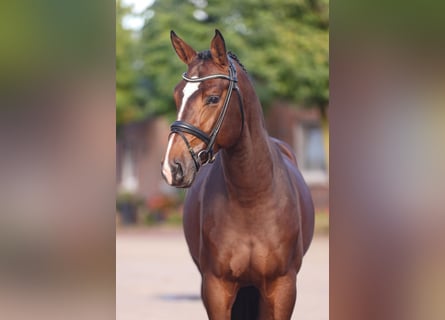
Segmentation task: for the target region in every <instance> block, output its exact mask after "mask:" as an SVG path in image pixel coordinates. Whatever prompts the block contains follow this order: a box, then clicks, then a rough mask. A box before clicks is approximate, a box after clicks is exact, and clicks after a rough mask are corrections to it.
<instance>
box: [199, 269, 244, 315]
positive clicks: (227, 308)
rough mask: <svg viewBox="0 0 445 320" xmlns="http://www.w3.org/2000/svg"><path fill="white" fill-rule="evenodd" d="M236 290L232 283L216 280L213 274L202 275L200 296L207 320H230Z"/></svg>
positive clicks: (236, 287)
mask: <svg viewBox="0 0 445 320" xmlns="http://www.w3.org/2000/svg"><path fill="white" fill-rule="evenodd" d="M238 289H239V288H238V286H237V285H236V284H235V283H234V282H229V281H225V280H223V279H220V278H217V277H215V276H214V275H213V274H204V275H203V277H202V287H201V294H202V300H203V302H204V306H205V308H206V311H207V315H208V317H209V320H230V314H231V309H232V305H233V302H234V300H235V297H236V293H237V291H238Z"/></svg>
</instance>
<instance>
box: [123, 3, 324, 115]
mask: <svg viewBox="0 0 445 320" xmlns="http://www.w3.org/2000/svg"><path fill="white" fill-rule="evenodd" d="M328 6H329V4H328V0H312V1H305V0H274V1H260V0H245V1H235V0H226V1H206V0H189V1H183V0H162V1H160V0H158V1H156V2H155V3H154V4H153V5H152V6H151V7H150V8H148V9H147V11H146V13H145V15H146V17H147V18H146V22H145V26H144V28H143V29H142V31H141V34H140V39H139V42H138V48H140V50H141V57H142V61H143V66H142V68H141V69H140V73H139V74H138V78H139V79H143V81H141V80H139V84H138V83H137V82H134V81H135V79H134V78H132V80H131V81H133V82H132V84H133V85H134V86H132V87H131V86H130V82H131V81H130V82H127V84H128V85H129V86H128V88H130V87H131V88H132V89H131V90H129V91H127V93H129V94H130V96H132V98H130V100H131V99H133V100H137V99H135V96H137V94H136V92H137V91H138V90H141V88H142V89H143V92H145V96H144V95H139V97H140V99H139V101H138V102H139V108H138V109H137V110H139V111H140V113H139V114H137V113H135V114H134V116H135V117H136V118H137V117H139V116H147V115H152V114H167V115H169V114H173V113H174V111H175V108H174V103H173V97H172V92H173V88H174V87H175V85H176V84H177V83H178V82H179V80H180V79H181V74H182V72H184V71H185V70H186V66H185V65H184V64H183V63H182V62H181V61H180V60H179V59H178V58H177V56H176V54H175V53H174V51H173V48H172V46H171V44H170V30H174V31H175V32H176V33H177V34H178V35H179V36H180V37H181V38H183V39H184V40H185V41H186V42H187V43H189V44H190V45H191V46H192V47H193V48H195V49H196V50H197V51H201V50H205V49H208V48H209V44H210V40H211V38H212V37H213V34H214V29H219V30H220V31H221V32H222V34H223V35H224V37H225V39H226V45H227V48H228V50H231V51H232V52H234V53H235V54H236V55H237V56H238V57H239V59H240V61H241V62H242V63H243V64H244V65H245V67H246V68H247V70H248V72H249V74H250V75H251V77H252V79H253V81H254V85H255V87H256V89H257V93H258V94H259V96H260V99H261V100H262V102H263V105H264V106H265V107H267V105H268V104H270V103H271V102H272V101H274V100H277V99H280V100H287V101H290V102H294V103H295V104H298V105H305V106H319V107H324V106H325V105H326V104H327V102H328V96H329V92H328V87H329V85H328V76H329V69H328V59H329V55H328V28H329V8H328ZM118 41H119V39H118ZM118 45H119V44H118ZM118 69H119V68H118ZM121 75H122V77H123V79H125V77H124V75H125V72H122V73H121V72H120V70H118V75H117V76H118V78H119V77H120V76H121ZM123 79H118V84H119V80H121V81H123ZM141 83H142V84H143V87H141ZM121 94H122V93H121ZM119 99H123V98H122V97H119ZM144 99H146V100H144ZM122 105H123V104H121V106H122ZM129 105H131V104H130V103H129V104H128V106H129ZM118 108H119V107H118ZM125 108H126V107H125ZM125 108H124V109H125ZM125 110H126V109H125Z"/></svg>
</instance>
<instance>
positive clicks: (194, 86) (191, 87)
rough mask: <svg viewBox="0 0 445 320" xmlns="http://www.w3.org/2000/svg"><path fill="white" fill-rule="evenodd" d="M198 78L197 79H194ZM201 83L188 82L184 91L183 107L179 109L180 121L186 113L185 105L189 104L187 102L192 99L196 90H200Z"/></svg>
mask: <svg viewBox="0 0 445 320" xmlns="http://www.w3.org/2000/svg"><path fill="white" fill-rule="evenodd" d="M192 78H196V77H192ZM199 84H200V82H187V84H186V85H185V87H184V89H182V103H181V107H179V113H178V119H177V120H181V118H182V115H183V113H184V109H185V105H186V104H187V101H188V100H189V99H190V97H191V96H192V94H193V93H195V91H196V90H198V87H199Z"/></svg>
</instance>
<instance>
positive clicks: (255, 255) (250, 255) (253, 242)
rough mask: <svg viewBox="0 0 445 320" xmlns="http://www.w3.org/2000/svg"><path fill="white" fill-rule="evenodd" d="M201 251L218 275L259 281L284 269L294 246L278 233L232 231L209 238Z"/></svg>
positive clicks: (292, 253)
mask: <svg viewBox="0 0 445 320" xmlns="http://www.w3.org/2000/svg"><path fill="white" fill-rule="evenodd" d="M208 241H209V242H210V243H211V246H209V247H207V250H206V252H204V254H205V255H206V256H207V257H208V259H209V262H210V264H211V265H212V268H213V270H214V272H215V274H216V275H217V276H220V277H226V278H231V279H236V280H242V281H245V282H255V281H261V279H263V278H264V277H270V276H272V275H276V274H281V273H283V272H284V270H286V269H287V267H288V264H289V261H290V260H291V257H292V256H294V250H295V249H296V248H295V246H294V245H293V243H295V241H293V242H292V243H290V242H289V241H282V239H281V238H279V237H275V238H274V237H269V238H268V237H267V236H266V235H265V236H264V237H261V236H252V235H249V236H247V235H246V236H241V237H240V236H239V235H237V234H235V233H232V232H227V233H225V234H219V235H216V234H215V236H214V238H213V239H212V237H210V238H209V239H208Z"/></svg>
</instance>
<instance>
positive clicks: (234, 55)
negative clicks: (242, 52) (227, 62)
mask: <svg viewBox="0 0 445 320" xmlns="http://www.w3.org/2000/svg"><path fill="white" fill-rule="evenodd" d="M227 54H228V56H229V57H230V58H231V59H233V60H235V61H236V63H238V65H239V66H240V67H241V69H243V70H244V72H246V73H247V70H246V67H244V65H243V64H242V63H241V61H239V59H238V57H237V56H236V54H234V53H233V52H232V51H229V52H228V53H227Z"/></svg>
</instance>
